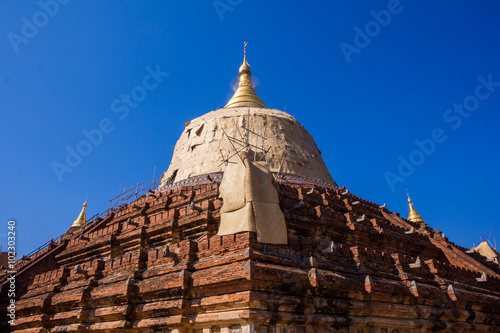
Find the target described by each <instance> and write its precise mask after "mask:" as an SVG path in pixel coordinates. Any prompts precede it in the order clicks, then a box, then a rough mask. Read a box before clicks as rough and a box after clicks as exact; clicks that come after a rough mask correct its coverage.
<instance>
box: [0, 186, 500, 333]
mask: <svg viewBox="0 0 500 333" xmlns="http://www.w3.org/2000/svg"><path fill="white" fill-rule="evenodd" d="M279 192H280V203H281V208H282V209H283V211H284V214H285V218H286V222H287V227H288V245H266V244H261V243H258V242H257V241H256V235H255V234H254V233H251V232H244V233H239V234H236V235H230V236H223V237H219V236H217V235H216V232H217V228H218V223H219V220H220V215H219V212H220V207H221V204H222V202H221V200H220V199H218V198H217V197H218V184H217V183H214V184H208V185H196V186H190V187H185V186H184V187H180V188H177V189H174V190H167V191H165V192H162V193H156V194H154V195H149V196H147V197H144V198H141V199H139V200H137V201H135V202H133V203H131V204H129V205H128V206H126V207H125V208H124V209H122V210H121V211H119V212H115V213H113V214H110V215H108V216H106V217H105V218H104V219H103V220H101V219H99V220H97V221H96V222H94V223H91V224H89V225H88V226H87V227H86V228H85V229H84V231H83V233H82V236H81V237H80V234H77V235H76V236H74V237H73V238H72V239H70V240H68V241H65V242H63V243H62V244H60V245H58V246H54V247H52V248H50V249H48V250H47V252H46V253H45V254H40V255H39V256H40V257H38V259H37V261H36V262H34V261H33V262H32V264H31V266H29V268H28V269H25V270H24V271H23V272H22V273H20V274H18V276H17V288H18V292H17V295H18V300H17V302H16V320H15V322H16V325H15V326H13V327H9V326H8V324H7V319H8V318H7V316H6V312H5V308H6V306H7V302H8V298H7V295H6V289H7V288H2V291H1V295H2V301H1V302H2V304H1V310H2V311H3V312H2V313H1V314H0V315H1V321H2V323H1V324H2V327H0V329H1V330H2V332H8V331H10V330H12V331H16V332H174V333H175V332H195V333H196V332H198V333H201V332H203V333H209V332H223V333H230V332H231V333H238V332H245V333H250V332H260V333H285V332H286V333H294V332H297V333H305V332H311V333H312V332H356V333H361V332H363V333H367V332H428V331H439V330H441V331H444V332H452V331H456V332H465V331H470V332H483V331H490V332H492V331H496V332H499V331H500V274H499V273H500V270H499V268H498V265H494V264H493V263H491V262H487V261H486V260H485V259H484V258H483V257H481V256H478V255H477V254H475V253H472V254H469V253H466V249H464V248H461V247H459V246H456V245H454V244H453V243H451V242H449V241H448V240H447V239H446V238H444V237H442V235H441V234H440V233H438V232H435V231H434V230H433V229H431V228H425V227H424V228H421V227H420V226H419V225H417V224H415V223H411V222H408V221H406V220H404V219H402V218H400V217H399V215H398V214H396V213H391V212H390V211H388V210H387V209H386V208H383V207H380V206H378V205H377V204H374V203H371V202H368V201H366V200H363V199H361V198H358V197H356V196H355V195H353V194H351V193H349V192H347V191H344V190H332V189H327V188H323V187H320V186H317V185H291V184H280V185H279ZM191 202H194V206H193V205H191V206H190V204H191ZM301 202H302V203H301ZM294 207H295V208H294ZM412 228H413V229H412Z"/></svg>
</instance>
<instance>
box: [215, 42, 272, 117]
mask: <svg viewBox="0 0 500 333" xmlns="http://www.w3.org/2000/svg"><path fill="white" fill-rule="evenodd" d="M247 44H248V43H247V42H245V43H244V44H243V45H244V48H243V64H242V65H241V66H240V69H239V73H238V74H239V76H238V89H236V91H235V93H234V95H233V97H232V98H231V99H230V100H229V102H227V104H226V106H225V107H224V108H234V107H239V106H251V107H257V108H266V109H267V106H266V105H265V104H264V102H262V100H261V99H260V98H259V96H257V93H255V90H254V89H253V87H252V70H251V69H250V65H249V64H248V62H247Z"/></svg>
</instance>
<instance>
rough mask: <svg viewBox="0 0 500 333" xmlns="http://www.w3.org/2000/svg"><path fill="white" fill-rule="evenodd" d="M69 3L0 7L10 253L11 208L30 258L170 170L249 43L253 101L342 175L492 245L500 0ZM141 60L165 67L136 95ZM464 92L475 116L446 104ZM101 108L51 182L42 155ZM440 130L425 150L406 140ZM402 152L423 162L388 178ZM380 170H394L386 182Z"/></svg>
mask: <svg viewBox="0 0 500 333" xmlns="http://www.w3.org/2000/svg"><path fill="white" fill-rule="evenodd" d="M61 2H64V1H62V0H61ZM66 2H67V3H65V4H60V5H59V8H56V7H54V5H53V3H54V2H53V1H49V0H42V3H46V4H47V5H44V6H45V12H41V11H42V10H44V9H42V6H41V5H40V4H39V3H38V2H37V1H12V0H11V1H2V2H0V12H1V13H2V20H0V101H1V104H0V112H1V119H2V121H1V122H0V133H1V140H0V153H1V158H2V160H1V163H0V165H1V172H0V188H1V191H0V203H1V204H0V208H1V209H0V243H1V244H2V245H3V246H4V248H5V243H6V232H7V222H8V220H9V219H12V218H13V219H15V220H16V221H17V244H18V246H19V247H18V252H19V254H25V253H28V252H29V251H31V250H32V249H34V248H36V247H38V246H39V245H41V244H43V243H44V242H46V241H48V240H50V239H51V238H53V237H56V236H58V235H60V234H62V233H64V232H65V231H66V230H67V228H69V226H70V225H71V224H72V222H73V221H74V220H75V218H76V217H77V216H78V214H79V212H80V209H81V205H82V203H83V201H84V200H85V197H86V196H87V195H88V196H89V199H88V216H91V215H93V214H95V213H98V212H101V211H103V210H105V209H107V207H108V200H109V199H111V198H112V197H114V196H115V195H117V194H118V192H119V190H120V187H121V185H122V183H124V184H125V186H127V187H130V186H133V185H135V184H136V183H138V182H142V181H144V180H147V179H149V178H151V177H152V174H153V170H154V168H155V166H156V167H157V175H158V174H160V173H161V172H162V171H163V170H166V169H167V167H168V164H169V162H170V158H171V154H172V151H171V149H172V147H173V146H174V145H175V143H176V141H177V139H178V137H179V136H180V134H181V131H182V130H183V127H184V122H185V121H190V120H191V119H193V118H195V117H198V116H200V115H202V114H204V113H206V112H209V111H211V110H214V109H216V108H217V107H222V106H224V104H225V103H226V102H227V100H228V99H229V98H230V97H231V94H232V91H231V88H230V83H231V81H232V80H234V79H235V77H236V76H237V70H238V67H239V65H240V63H241V60H242V44H243V41H245V40H246V41H248V42H249V46H248V57H249V63H250V64H251V66H252V71H253V74H254V75H255V76H256V77H257V78H258V80H259V81H260V85H259V87H258V94H259V96H260V97H261V98H262V100H263V101H264V102H265V103H266V104H267V105H268V106H270V107H273V108H277V109H281V110H285V111H287V112H288V113H290V114H291V115H293V116H294V117H296V118H297V119H298V120H299V121H300V122H301V123H302V124H303V125H304V126H305V127H306V128H307V129H308V130H309V132H310V133H311V134H312V135H313V137H314V138H315V140H316V142H317V144H318V146H319V148H320V150H321V151H322V153H323V158H324V160H325V162H326V164H327V166H328V167H329V170H330V172H331V174H332V175H333V177H334V179H335V180H336V181H337V183H338V184H339V185H340V186H343V185H345V186H346V187H347V188H348V189H350V190H351V192H353V193H355V194H357V195H358V196H360V197H362V198H364V199H367V200H370V201H373V202H376V203H379V204H383V203H387V206H388V208H389V209H390V210H392V211H396V212H400V213H401V215H402V216H406V215H407V213H408V207H407V203H406V194H405V189H408V190H409V191H410V194H411V196H412V199H413V200H414V204H415V207H416V208H417V210H418V211H419V212H420V214H421V215H422V216H423V217H424V219H425V220H426V221H427V222H428V223H429V224H430V226H432V227H434V228H439V229H440V230H442V231H444V232H445V235H446V236H447V237H449V238H450V240H452V241H454V242H456V243H457V244H459V245H462V246H466V247H470V246H472V243H473V242H475V243H476V245H477V244H478V243H479V242H480V238H479V237H481V236H482V237H485V238H487V237H488V235H489V233H490V230H493V231H492V233H491V240H492V241H493V239H494V238H497V239H498V241H499V242H500V228H499V223H498V222H499V216H498V214H499V212H498V207H499V204H498V195H499V185H500V179H499V172H498V169H499V167H498V164H499V160H500V157H499V154H498V151H499V149H498V147H499V144H500V131H499V130H498V125H499V120H500V87H498V85H499V84H497V83H495V82H500V68H499V59H500V54H499V45H500V21H499V20H498V17H499V15H500V13H499V10H500V4H499V3H498V2H495V1H472V0H469V1H451V0H448V1H430V0H418V1H417V0H414V1H409V0H401V2H400V3H399V4H398V3H397V2H394V1H314V2H309V3H308V2H304V1H273V2H270V1H249V0H244V1H240V0H232V1H229V0H220V1H217V2H215V6H214V2H213V1H210V0H207V1H148V2H147V3H144V2H139V1H134V2H132V1H128V2H125V1H109V2H104V1H74V0H73V1H67V0H66ZM372 11H373V13H372ZM381 11H382V12H381ZM46 12H49V13H50V15H49V14H46ZM387 13H389V14H390V18H389V16H388V15H387ZM375 16H377V17H378V20H379V21H380V22H382V23H375V22H376V21H375ZM35 24H36V25H35ZM37 25H38V27H37ZM367 29H368V30H367ZM359 31H361V34H366V33H368V35H366V36H363V35H361V34H360V33H359ZM343 50H344V51H343ZM346 50H347V51H346ZM346 55H347V57H346ZM348 60H349V61H348ZM148 66H149V68H150V69H149V71H157V70H159V71H160V72H162V73H168V76H166V74H161V75H163V76H159V77H157V79H158V81H161V82H156V81H154V80H153V81H151V80H149V81H148V80H146V81H147V82H146V85H147V86H148V87H149V88H150V89H151V90H144V89H143V88H140V87H141V86H143V79H144V78H145V77H146V75H148V70H147V69H146V68H148ZM478 77H482V78H483V81H485V82H486V81H488V80H489V81H493V82H490V83H487V86H488V87H486V86H484V84H483V85H482V86H480V87H478V86H479V85H481V84H482V83H481V80H480V79H478ZM137 87H139V88H137ZM141 89H142V90H141ZM488 89H489V90H488ZM144 91H145V92H146V93H147V96H141V95H140V93H141V92H144ZM131 92H134V93H135V94H136V97H137V98H138V100H139V101H138V102H134V101H131V103H135V104H132V105H133V106H134V107H133V108H131V107H127V106H126V104H125V103H126V102H124V101H121V96H122V95H127V94H131ZM477 96H479V97H477ZM117 99H118V101H116V102H115V100H117ZM113 103H114V106H112V104H113ZM463 103H468V104H467V108H469V109H471V110H474V111H471V112H469V111H466V110H465V109H463V110H465V111H462V114H463V116H462V115H460V114H459V113H458V111H457V110H455V111H454V110H453V105H454V104H457V105H458V104H463ZM448 109H451V110H450V111H447V110H448ZM126 110H128V111H129V113H128V114H127V113H125V112H128V111H126ZM103 119H104V125H103V126H104V128H105V129H106V130H107V133H104V134H103V138H102V140H101V142H100V143H99V144H98V145H96V146H92V148H91V149H92V151H91V152H90V153H89V154H88V156H85V157H83V158H82V161H81V162H80V163H76V162H75V161H73V162H74V163H73V165H76V164H78V165H76V166H75V167H72V168H71V170H72V172H71V173H69V172H64V173H63V174H62V175H61V178H62V181H59V179H58V177H57V175H56V173H55V172H54V169H53V165H54V162H58V163H61V165H63V164H64V165H66V166H67V163H66V162H65V159H66V155H67V150H66V148H67V147H68V146H69V147H70V148H71V149H77V146H78V144H79V143H80V142H82V141H84V140H85V135H84V134H83V132H82V131H84V130H85V131H89V132H92V130H93V129H96V128H99V126H100V124H101V123H102V122H103ZM106 119H107V120H106ZM106 122H107V123H106ZM439 129H441V131H440V130H439ZM435 130H437V131H438V133H437V134H435V138H434V139H435V140H436V139H437V141H439V142H438V143H435V148H434V151H428V152H427V153H428V155H424V153H423V152H421V151H422V149H421V148H418V146H417V144H416V143H415V140H420V141H421V142H427V143H428V140H431V138H432V137H433V135H432V132H433V131H435ZM443 137H444V138H445V140H444V139H443ZM96 138H97V137H96ZM443 140H444V142H443ZM430 146H431V145H429V144H428V145H427V148H426V149H430V150H432V149H431V148H432V147H430ZM85 148H87V149H88V148H89V147H85V146H81V147H80V149H85ZM419 149H420V150H419ZM419 151H420V152H419ZM399 156H401V157H402V158H404V159H405V160H409V159H410V157H411V158H412V161H413V162H414V164H418V165H417V166H415V167H414V170H402V173H399V172H398V167H399V165H400V163H401V162H400V160H399V159H398V158H399ZM408 163H410V162H408ZM66 171H67V170H66ZM387 172H391V173H392V175H396V176H398V177H401V178H398V180H397V181H395V183H393V186H392V187H391V186H389V184H388V182H387V180H386V177H387V175H388V173H387ZM402 175H403V176H402ZM402 180H404V182H401V181H402Z"/></svg>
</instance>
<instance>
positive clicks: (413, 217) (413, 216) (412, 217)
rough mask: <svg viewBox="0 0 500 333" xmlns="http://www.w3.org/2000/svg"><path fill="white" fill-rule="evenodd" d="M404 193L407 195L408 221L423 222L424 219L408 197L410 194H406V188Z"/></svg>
mask: <svg viewBox="0 0 500 333" xmlns="http://www.w3.org/2000/svg"><path fill="white" fill-rule="evenodd" d="M406 195H407V196H408V208H409V213H408V221H410V222H424V219H422V216H420V214H419V213H418V212H417V211H416V210H415V208H414V207H413V202H412V201H411V199H410V194H408V190H406Z"/></svg>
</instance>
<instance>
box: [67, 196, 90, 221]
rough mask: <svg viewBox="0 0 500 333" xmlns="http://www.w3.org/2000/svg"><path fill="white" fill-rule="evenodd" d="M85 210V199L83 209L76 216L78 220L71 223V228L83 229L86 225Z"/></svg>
mask: <svg viewBox="0 0 500 333" xmlns="http://www.w3.org/2000/svg"><path fill="white" fill-rule="evenodd" d="M86 210H87V199H85V202H84V203H83V208H82V211H81V212H80V215H78V218H77V219H76V220H75V222H73V225H71V226H72V227H83V226H84V225H85V224H87V215H86Z"/></svg>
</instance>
